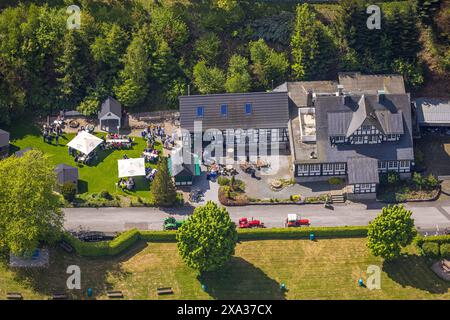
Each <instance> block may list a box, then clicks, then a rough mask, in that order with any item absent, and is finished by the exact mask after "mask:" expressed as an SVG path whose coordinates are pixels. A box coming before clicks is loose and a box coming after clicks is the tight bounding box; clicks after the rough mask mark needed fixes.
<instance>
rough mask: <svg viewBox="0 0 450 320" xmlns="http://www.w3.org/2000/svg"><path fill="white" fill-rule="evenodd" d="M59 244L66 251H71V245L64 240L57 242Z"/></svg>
mask: <svg viewBox="0 0 450 320" xmlns="http://www.w3.org/2000/svg"><path fill="white" fill-rule="evenodd" d="M59 246H60V247H61V249H63V250H64V251H65V252H67V253H72V252H73V248H72V246H71V245H70V244H68V243H67V242H66V241H64V240H63V241H61V242H60V243H59Z"/></svg>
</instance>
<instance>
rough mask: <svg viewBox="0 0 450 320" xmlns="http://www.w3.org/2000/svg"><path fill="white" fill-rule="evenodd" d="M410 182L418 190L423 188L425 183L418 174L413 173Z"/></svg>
mask: <svg viewBox="0 0 450 320" xmlns="http://www.w3.org/2000/svg"><path fill="white" fill-rule="evenodd" d="M412 182H413V184H414V185H415V186H416V187H417V188H419V189H420V190H421V189H422V188H423V187H424V186H425V183H426V181H425V179H424V178H423V177H422V175H421V174H420V173H418V172H414V173H413V176H412Z"/></svg>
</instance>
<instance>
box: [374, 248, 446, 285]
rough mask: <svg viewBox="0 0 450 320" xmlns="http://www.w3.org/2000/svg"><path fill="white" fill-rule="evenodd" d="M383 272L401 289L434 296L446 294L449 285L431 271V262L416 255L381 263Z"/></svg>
mask: <svg viewBox="0 0 450 320" xmlns="http://www.w3.org/2000/svg"><path fill="white" fill-rule="evenodd" d="M382 269H383V271H384V272H386V274H387V275H388V277H389V278H391V279H392V280H394V281H395V282H397V283H398V284H400V285H401V286H402V287H413V288H416V289H420V290H425V291H428V292H430V293H434V294H443V293H447V292H448V290H449V288H450V283H448V282H445V281H444V280H442V279H440V278H439V277H438V276H437V275H436V274H435V273H434V272H433V271H432V270H431V260H430V259H428V258H426V257H421V256H417V255H409V254H408V255H406V256H402V257H400V258H398V259H396V260H393V261H384V262H383V267H382Z"/></svg>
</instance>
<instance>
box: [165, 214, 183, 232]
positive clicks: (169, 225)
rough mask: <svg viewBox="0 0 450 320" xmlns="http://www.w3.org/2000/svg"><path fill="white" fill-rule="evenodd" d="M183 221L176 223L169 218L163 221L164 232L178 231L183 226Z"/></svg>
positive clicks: (173, 219) (172, 218)
mask: <svg viewBox="0 0 450 320" xmlns="http://www.w3.org/2000/svg"><path fill="white" fill-rule="evenodd" d="M183 223H184V221H177V220H176V219H175V218H174V217H169V218H167V219H166V220H164V226H163V228H164V230H178V228H180V227H181V226H182V225H183Z"/></svg>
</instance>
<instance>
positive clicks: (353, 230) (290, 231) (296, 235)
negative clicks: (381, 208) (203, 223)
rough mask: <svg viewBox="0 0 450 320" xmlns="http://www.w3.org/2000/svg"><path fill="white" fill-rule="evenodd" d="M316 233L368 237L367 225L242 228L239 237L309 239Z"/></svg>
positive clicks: (330, 236)
mask: <svg viewBox="0 0 450 320" xmlns="http://www.w3.org/2000/svg"><path fill="white" fill-rule="evenodd" d="M311 233H314V235H315V236H316V237H320V238H352V237H366V236H367V227H301V228H270V229H241V230H239V231H238V239H239V240H240V241H246V240H272V239H273V240H276V239H279V240H282V239H308V238H309V235H310V234H311Z"/></svg>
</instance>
